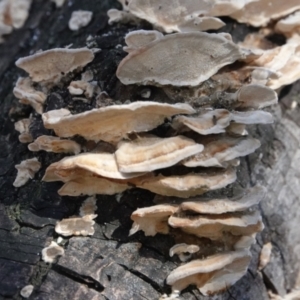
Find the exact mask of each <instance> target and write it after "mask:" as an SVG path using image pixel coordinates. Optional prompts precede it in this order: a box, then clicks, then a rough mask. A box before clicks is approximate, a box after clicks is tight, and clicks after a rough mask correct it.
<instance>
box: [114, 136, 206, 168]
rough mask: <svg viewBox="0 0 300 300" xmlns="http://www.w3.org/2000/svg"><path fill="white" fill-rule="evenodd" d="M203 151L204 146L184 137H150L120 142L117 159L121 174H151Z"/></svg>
mask: <svg viewBox="0 0 300 300" xmlns="http://www.w3.org/2000/svg"><path fill="white" fill-rule="evenodd" d="M202 150H203V146H202V145H200V144H197V143H195V142H194V141H193V140H191V139H188V138H186V137H184V136H180V135H179V136H175V137H170V138H158V137H156V136H148V137H143V138H137V139H136V140H134V141H124V142H123V141H122V142H120V143H119V145H118V150H117V151H116V153H115V157H116V160H117V164H118V168H119V170H120V171H121V172H125V173H132V172H149V171H152V170H156V169H163V168H167V167H170V166H173V165H175V164H176V163H178V162H179V161H181V160H183V159H184V158H186V157H189V156H191V155H194V154H196V153H199V152H201V151H202Z"/></svg>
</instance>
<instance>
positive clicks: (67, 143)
mask: <svg viewBox="0 0 300 300" xmlns="http://www.w3.org/2000/svg"><path fill="white" fill-rule="evenodd" d="M28 149H29V150H30V151H34V152H35V151H40V150H44V151H47V152H54V153H75V154H78V153H79V152H80V150H81V147H80V145H79V144H77V143H76V142H74V141H71V140H63V139H61V138H59V137H55V136H48V135H41V136H39V137H38V138H37V139H36V140H35V141H34V142H33V143H31V144H29V145H28Z"/></svg>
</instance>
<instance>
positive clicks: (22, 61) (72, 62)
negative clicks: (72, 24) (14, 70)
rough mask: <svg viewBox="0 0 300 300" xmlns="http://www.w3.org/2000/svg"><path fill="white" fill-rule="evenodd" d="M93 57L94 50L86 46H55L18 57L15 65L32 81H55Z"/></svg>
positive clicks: (88, 61)
mask: <svg viewBox="0 0 300 300" xmlns="http://www.w3.org/2000/svg"><path fill="white" fill-rule="evenodd" d="M93 59H94V51H93V50H90V49H88V48H78V49H68V48H55V49H50V50H46V51H42V52H37V53H35V54H33V55H30V56H26V57H22V58H19V59H18V60H17V61H16V66H17V67H19V68H21V69H23V70H25V71H26V72H27V73H28V74H29V76H30V78H31V79H32V81H34V82H42V81H46V82H47V81H48V82H49V81H50V82H57V81H59V80H60V79H61V78H62V76H63V75H65V74H68V73H69V72H72V71H74V70H76V69H77V68H82V67H84V66H85V65H87V64H88V63H90V62H91V61H92V60H93Z"/></svg>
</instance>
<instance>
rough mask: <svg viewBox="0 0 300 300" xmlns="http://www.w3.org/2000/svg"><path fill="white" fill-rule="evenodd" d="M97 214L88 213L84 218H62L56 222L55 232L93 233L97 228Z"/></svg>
mask: <svg viewBox="0 0 300 300" xmlns="http://www.w3.org/2000/svg"><path fill="white" fill-rule="evenodd" d="M96 217H97V215H86V216H83V217H82V218H69V219H62V220H61V221H59V222H57V223H56V226H55V232H56V233H58V234H60V235H63V236H71V235H83V236H88V235H93V234H94V233H95V229H94V227H93V225H94V224H95V221H94V220H93V219H95V218H96Z"/></svg>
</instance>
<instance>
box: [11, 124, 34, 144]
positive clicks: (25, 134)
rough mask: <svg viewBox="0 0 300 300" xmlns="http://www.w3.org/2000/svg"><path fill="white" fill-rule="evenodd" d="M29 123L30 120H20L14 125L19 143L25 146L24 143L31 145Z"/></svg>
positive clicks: (31, 138)
mask: <svg viewBox="0 0 300 300" xmlns="http://www.w3.org/2000/svg"><path fill="white" fill-rule="evenodd" d="M30 123H31V120H30V118H27V119H22V120H20V121H17V122H16V123H15V130H17V131H18V132H20V135H19V141H20V143H24V144H26V143H31V142H32V141H33V137H32V135H31V133H30V132H29V126H30Z"/></svg>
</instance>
